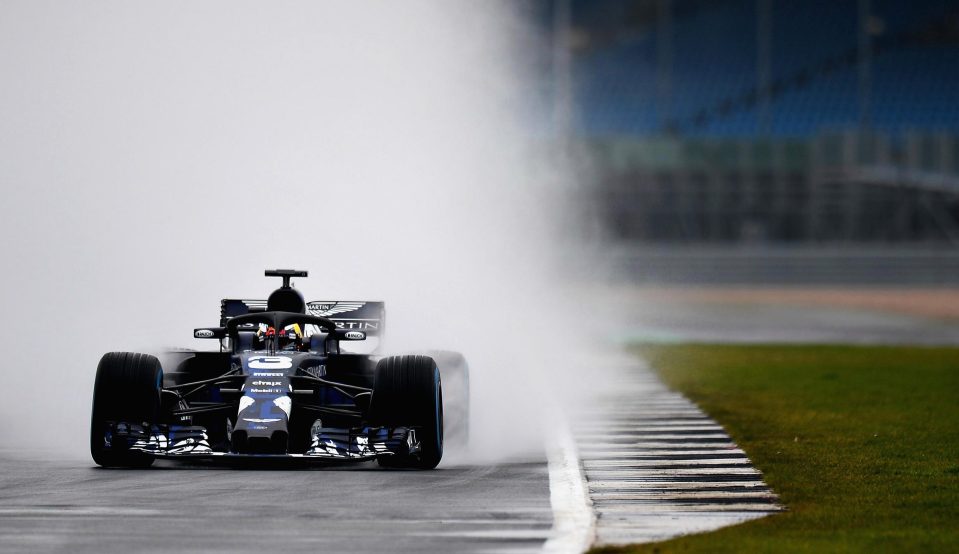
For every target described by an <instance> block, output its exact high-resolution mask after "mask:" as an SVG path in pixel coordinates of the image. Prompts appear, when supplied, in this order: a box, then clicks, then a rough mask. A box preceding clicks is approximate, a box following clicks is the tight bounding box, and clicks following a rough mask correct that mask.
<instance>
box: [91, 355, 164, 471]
mask: <svg viewBox="0 0 959 554" xmlns="http://www.w3.org/2000/svg"><path fill="white" fill-rule="evenodd" d="M162 385H163V370H162V368H161V367H160V361H159V360H158V359H157V358H156V357H154V356H150V355H148V354H134V353H131V352H109V353H107V354H105V355H104V356H103V358H101V359H100V364H99V365H98V366H97V377H96V382H95V384H94V386H93V410H92V415H91V421H90V454H91V455H92V456H93V461H94V462H96V463H97V464H98V465H101V466H104V467H148V466H150V465H151V464H152V463H153V456H151V455H150V454H147V453H145V452H140V451H136V450H130V448H129V447H130V444H129V441H127V440H121V439H118V438H117V437H114V440H113V441H111V444H110V446H107V445H106V444H105V440H104V435H105V433H106V431H107V427H108V424H109V422H121V421H122V422H126V423H134V424H143V425H149V424H151V423H156V422H157V420H158V417H159V415H160V390H161V387H162Z"/></svg>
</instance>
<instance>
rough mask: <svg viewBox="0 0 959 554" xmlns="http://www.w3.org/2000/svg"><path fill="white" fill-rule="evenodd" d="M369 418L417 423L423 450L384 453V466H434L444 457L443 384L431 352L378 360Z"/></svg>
mask: <svg viewBox="0 0 959 554" xmlns="http://www.w3.org/2000/svg"><path fill="white" fill-rule="evenodd" d="M370 421H371V423H373V424H374V425H379V426H383V427H415V428H416V431H415V432H416V439H417V440H418V441H419V443H420V451H419V452H417V453H414V454H393V455H391V456H381V457H379V458H377V462H379V464H380V465H381V466H383V467H394V468H410V469H433V468H435V467H436V466H437V465H438V464H439V463H440V460H441V459H442V458H443V385H442V382H441V380H440V371H439V368H437V367H436V362H435V361H433V358H430V357H429V356H391V357H389V358H383V359H382V360H380V361H379V363H377V364H376V376H375V380H374V383H373V398H372V399H371V401H370Z"/></svg>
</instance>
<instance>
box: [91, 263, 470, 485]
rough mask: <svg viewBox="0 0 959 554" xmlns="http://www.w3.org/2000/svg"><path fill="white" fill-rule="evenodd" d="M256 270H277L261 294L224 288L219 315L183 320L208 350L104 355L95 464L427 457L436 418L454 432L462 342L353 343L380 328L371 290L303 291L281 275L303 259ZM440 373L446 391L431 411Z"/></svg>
mask: <svg viewBox="0 0 959 554" xmlns="http://www.w3.org/2000/svg"><path fill="white" fill-rule="evenodd" d="M266 275H267V276H268V277H281V278H282V279H283V286H282V287H280V288H279V289H277V290H275V291H274V292H273V293H272V294H271V295H270V297H269V299H268V300H265V301H263V300H233V299H224V300H222V301H221V310H220V326H219V327H211V328H202V329H196V330H194V337H195V338H209V339H218V340H219V341H220V350H219V351H213V352H197V351H180V352H175V353H167V355H166V356H165V357H164V364H163V365H166V366H167V367H175V370H174V371H169V372H166V373H165V372H164V371H163V369H162V367H161V363H160V360H159V359H158V358H157V357H155V356H152V355H147V354H133V353H126V352H110V353H108V354H106V355H104V356H103V358H102V359H101V360H100V364H99V366H98V367H97V376H96V384H95V386H94V392H93V416H92V423H91V431H90V450H91V453H92V454H93V459H94V461H95V462H96V463H97V464H99V465H101V466H114V467H145V466H149V465H150V464H152V463H153V461H154V459H155V458H168V459H196V458H215V459H239V458H261V459H262V458H265V459H270V458H299V459H303V460H317V461H327V462H331V461H333V462H335V461H367V460H376V461H377V462H378V463H379V464H380V465H381V466H384V467H393V468H414V469H432V468H434V467H436V465H437V464H438V463H439V462H440V459H441V458H442V456H443V446H444V427H445V428H446V431H447V434H448V433H449V432H450V431H453V432H454V433H455V435H456V438H457V439H458V440H459V441H460V442H465V436H466V429H468V410H469V404H468V402H469V400H468V398H469V388H468V382H469V376H468V369H467V367H466V363H465V361H464V360H463V357H462V356H460V355H459V354H456V353H451V352H437V353H436V355H435V356H429V355H403V356H387V357H383V356H379V355H378V354H377V353H376V350H375V349H373V350H372V351H368V352H366V353H357V352H356V348H352V347H353V346H354V345H359V344H361V343H365V342H366V341H369V342H378V340H379V339H380V338H381V336H382V333H383V330H384V329H383V326H384V312H385V310H384V304H383V303H382V302H347V301H328V302H326V301H324V302H305V301H304V299H303V296H302V295H300V293H299V292H298V291H296V290H294V289H293V287H292V286H291V284H290V279H291V278H292V277H306V276H307V272H306V271H297V270H285V269H279V270H272V271H271V270H268V271H267V272H266ZM367 350H369V349H367ZM437 360H439V361H441V363H442V365H443V366H444V367H443V370H442V371H441V367H440V366H438V365H437ZM441 373H442V374H444V375H441ZM447 377H448V378H449V380H450V381H451V382H452V383H453V388H454V391H453V396H454V397H456V398H455V402H453V403H451V402H450V400H449V399H448V400H447V402H446V406H447V408H448V412H449V413H447V414H445V416H444V399H443V395H444V390H443V388H444V383H443V382H444V380H446V379H447ZM451 404H452V405H451Z"/></svg>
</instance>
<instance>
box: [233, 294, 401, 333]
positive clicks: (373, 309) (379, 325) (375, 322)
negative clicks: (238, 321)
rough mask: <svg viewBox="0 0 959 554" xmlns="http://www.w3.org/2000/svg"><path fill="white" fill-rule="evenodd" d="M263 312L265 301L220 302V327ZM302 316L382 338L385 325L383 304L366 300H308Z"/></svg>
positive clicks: (237, 300) (384, 303) (384, 307)
mask: <svg viewBox="0 0 959 554" xmlns="http://www.w3.org/2000/svg"><path fill="white" fill-rule="evenodd" d="M264 311H266V300H239V299H231V298H224V299H223V300H220V327H226V322H227V321H229V320H231V319H233V318H234V317H236V316H238V315H245V314H252V313H256V312H264ZM306 313H308V314H310V315H315V316H318V317H325V318H327V319H330V320H332V321H333V322H334V323H336V326H337V328H339V329H346V330H348V331H364V332H366V333H367V334H370V335H382V334H383V331H384V330H385V322H386V302H379V301H370V300H311V301H309V302H307V303H306Z"/></svg>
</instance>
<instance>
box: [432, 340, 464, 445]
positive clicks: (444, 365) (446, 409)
mask: <svg viewBox="0 0 959 554" xmlns="http://www.w3.org/2000/svg"><path fill="white" fill-rule="evenodd" d="M427 355H428V356H430V357H431V358H433V359H434V360H436V365H437V366H439V368H440V378H441V379H442V381H443V448H444V450H445V451H446V453H447V454H450V453H452V454H460V453H462V452H464V451H466V450H467V448H468V447H469V439H470V369H469V364H467V363H466V358H465V357H464V356H463V355H462V354H460V353H459V352H452V351H449V350H431V351H428V352H427Z"/></svg>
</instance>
